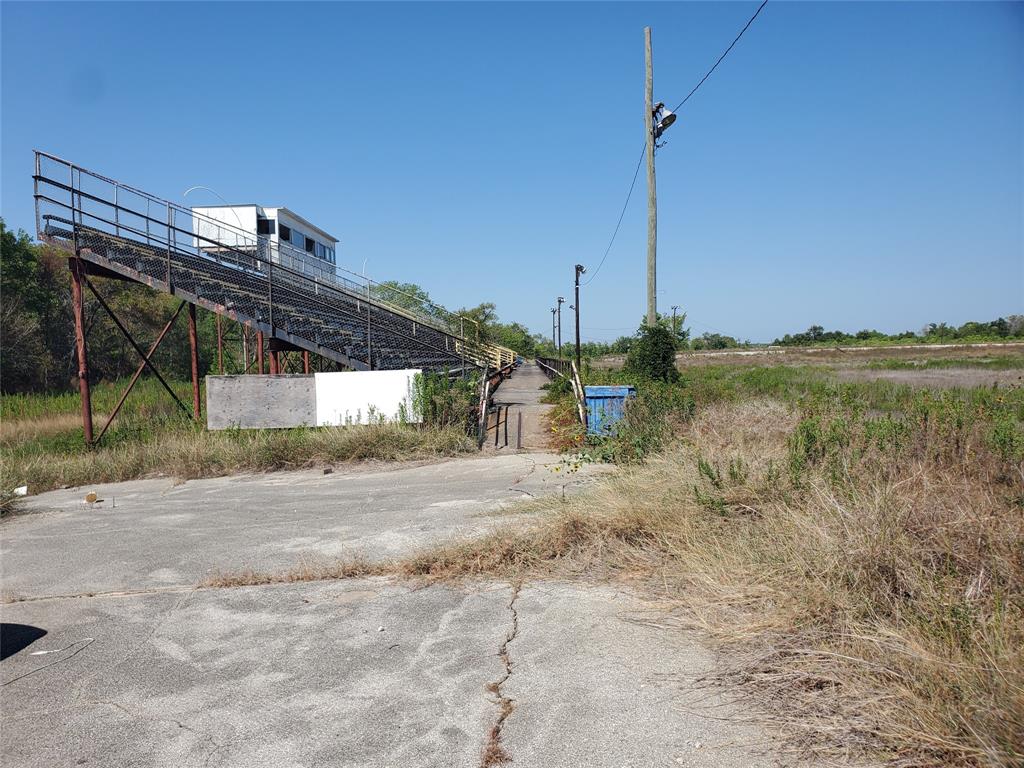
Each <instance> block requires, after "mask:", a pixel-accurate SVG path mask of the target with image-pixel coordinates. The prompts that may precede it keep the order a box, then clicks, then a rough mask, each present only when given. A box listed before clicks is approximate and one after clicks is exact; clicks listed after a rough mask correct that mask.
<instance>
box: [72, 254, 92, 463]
mask: <svg viewBox="0 0 1024 768" xmlns="http://www.w3.org/2000/svg"><path fill="white" fill-rule="evenodd" d="M70 266H71V303H72V308H73V313H74V315H75V349H76V351H77V353H78V393H79V395H80V396H81V400H82V431H83V432H84V434H85V444H86V445H88V446H90V447H91V446H92V397H91V395H90V393H89V360H88V358H87V356H86V351H85V312H84V310H83V306H82V262H81V261H79V260H78V259H77V258H74V259H71V262H70Z"/></svg>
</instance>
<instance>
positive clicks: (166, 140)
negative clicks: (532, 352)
mask: <svg viewBox="0 0 1024 768" xmlns="http://www.w3.org/2000/svg"><path fill="white" fill-rule="evenodd" d="M756 7H757V4H756V3H748V2H730V3H651V4H646V3H564V4H563V3H543V4H542V3H528V4H527V3H523V4H505V3H479V4H471V3H414V4H399V3H385V4H343V3H309V4H298V3H292V4H288V5H279V4H273V3H227V4H212V3H176V4H162V3H109V4H87V3H75V4H58V3H12V2H4V3H3V4H2V6H0V14H2V19H0V21H2V83H0V85H2V97H0V98H2V115H0V129H2V133H0V162H2V176H0V215H2V216H3V217H4V219H5V220H6V221H7V223H8V225H9V226H11V227H14V228H18V227H21V228H24V229H26V230H31V229H33V227H34V219H33V214H32V185H31V178H30V177H31V173H32V154H31V150H32V149H33V148H39V149H43V150H46V151H49V152H52V153H54V154H57V155H60V156H63V157H66V158H68V159H70V160H73V161H74V162H76V163H78V164H80V165H82V166H83V167H86V168H90V169H93V170H96V171H99V172H101V173H103V174H105V175H108V176H112V177H114V178H117V179H120V180H122V181H124V182H126V183H128V184H131V185H134V186H137V187H140V188H142V189H144V190H146V191H148V192H151V193H153V194H156V195H159V196H161V197H166V198H170V199H172V200H175V201H179V202H181V201H182V198H181V194H182V192H183V191H184V190H185V189H187V188H188V187H190V186H192V185H195V184H204V185H207V186H210V187H212V188H214V189H215V190H217V191H218V192H219V193H220V194H221V195H223V196H224V197H226V198H228V199H229V200H232V201H238V202H259V203H261V204H265V205H279V204H283V205H286V206H288V207H290V208H292V209H293V210H295V211H297V212H299V213H300V214H302V215H304V216H305V217H306V218H308V219H310V220H311V221H313V222H314V223H317V224H319V225H321V226H322V227H324V228H325V229H327V230H328V231H329V232H332V233H333V234H334V235H336V236H338V237H340V239H341V241H342V242H341V245H340V251H339V261H340V263H342V264H343V265H345V266H348V267H350V268H353V269H354V270H356V271H359V270H360V269H361V268H362V264H363V261H364V259H365V260H366V264H367V266H366V269H367V272H368V273H369V274H371V275H373V276H374V277H376V278H378V279H400V280H404V281H409V282H416V283H419V284H421V285H422V286H423V287H424V288H426V289H427V290H428V291H429V292H430V293H431V295H432V296H433V297H434V298H435V299H436V300H438V301H440V302H442V303H444V304H446V305H449V306H459V305H465V304H476V303H479V302H480V301H493V302H495V303H496V304H497V306H498V311H499V314H500V316H501V317H502V319H505V320H518V321H520V322H523V323H525V324H526V325H528V326H529V327H530V328H531V329H532V330H534V331H541V332H544V331H547V332H550V317H551V316H550V313H549V311H548V309H549V307H551V306H552V304H553V300H554V297H555V296H557V295H559V294H562V295H564V296H566V297H567V298H568V297H569V295H570V291H571V285H572V269H573V264H575V263H576V262H581V263H583V264H586V265H589V266H591V268H593V267H594V266H596V264H597V262H598V261H599V260H600V258H601V255H602V254H603V253H604V250H605V247H606V245H607V243H608V238H609V237H610V235H611V231H612V229H613V228H614V225H615V221H616V219H617V217H618V214H619V211H620V209H621V206H622V203H623V200H624V198H625V194H626V190H627V188H628V185H629V181H630V179H631V177H632V174H633V170H634V168H635V167H636V162H637V159H638V156H639V152H640V149H641V146H642V143H643V123H642V119H643V64H644V61H643V27H644V25H647V24H649V25H651V26H652V27H653V29H654V61H655V98H656V99H661V100H663V101H665V102H667V103H668V104H670V105H674V104H676V103H678V102H679V101H680V100H681V99H682V98H683V96H685V95H686V93H687V92H688V91H689V90H690V88H692V87H693V85H694V84H696V82H697V81H698V80H699V79H700V77H701V76H702V75H703V73H704V72H705V71H706V70H707V69H708V68H709V67H710V66H711V64H712V63H713V62H714V61H715V59H716V58H717V57H718V56H719V54H720V53H721V52H722V50H724V48H725V46H726V45H728V43H729V42H730V41H731V40H732V38H733V37H734V36H735V34H736V33H737V32H738V31H739V29H740V28H741V27H742V26H743V24H744V23H745V22H746V20H747V19H748V18H749V16H750V15H751V14H752V13H753V11H754V9H755V8H756ZM666 138H667V139H668V144H667V146H666V147H664V149H662V150H660V151H659V152H658V200H659V251H658V255H659V275H658V280H659V283H658V285H659V289H660V290H659V293H660V295H659V308H660V309H662V310H663V311H671V310H670V309H669V307H670V306H671V305H673V304H678V305H681V306H682V307H683V308H684V309H686V310H687V311H688V312H689V318H690V325H691V327H692V329H693V331H694V332H695V333H696V334H699V333H702V332H704V331H708V330H714V331H720V332H727V333H729V334H732V335H735V336H737V337H739V338H749V339H752V340H754V341H765V340H771V339H772V338H774V337H776V336H778V335H781V334H783V333H785V332H791V331H800V330H803V329H805V328H806V327H807V326H809V325H811V324H820V325H824V326H826V327H828V328H843V329H848V330H857V329H860V328H864V327H877V328H879V329H881V330H886V331H898V330H904V329H908V328H909V329H918V328H920V327H921V326H922V325H923V324H925V323H927V322H929V321H936V322H937V321H942V320H944V321H947V322H951V323H957V324H959V323H962V322H964V321H966V320H969V319H977V320H986V319H990V318H993V317H996V316H999V315H1006V314H1010V313H1020V312H1024V233H1022V219H1024V184H1022V179H1024V5H1022V4H1020V3H924V2H915V3H890V2H886V3H839V2H835V3H832V2H818V3H815V2H780V1H778V0H773V2H770V3H769V4H768V6H767V7H766V8H765V10H764V11H763V12H762V14H761V16H760V17H759V18H758V19H757V21H756V22H755V23H754V25H753V26H752V27H751V28H750V30H749V31H748V32H747V34H746V35H745V36H744V38H743V39H742V40H741V41H740V43H739V44H738V45H737V46H736V48H735V49H734V50H733V52H732V53H731V54H730V55H729V57H728V58H727V59H726V60H725V61H724V62H723V63H722V65H721V66H720V67H719V68H718V70H717V71H716V72H715V73H714V74H713V75H712V76H711V78H710V79H709V80H708V81H707V82H706V83H705V84H704V86H703V87H702V88H701V89H700V91H698V93H697V94H696V95H695V96H694V97H693V98H692V99H691V100H690V102H689V103H688V104H687V105H686V107H685V108H684V110H683V111H682V113H681V115H680V117H679V120H678V122H677V123H676V124H675V125H674V126H673V127H672V128H671V130H670V131H669V132H668V133H667V134H666ZM188 200H189V201H190V202H192V204H203V203H207V204H216V203H217V200H216V199H215V198H212V197H210V196H206V197H204V196H203V193H200V192H194V193H192V194H191V195H189V198H188ZM645 200H646V195H645V190H644V175H643V172H642V171H641V175H640V179H639V181H638V185H637V189H636V191H635V192H634V195H633V199H632V201H631V203H630V206H629V208H628V210H627V213H626V216H625V219H624V221H623V224H622V229H621V231H620V232H619V236H618V239H617V240H616V243H615V246H614V248H613V250H612V252H611V254H610V255H609V257H608V260H607V263H606V264H605V265H604V267H603V269H602V270H601V272H600V274H599V275H597V277H596V279H595V280H594V282H593V283H591V284H590V285H588V286H587V287H586V289H585V291H584V298H583V302H581V303H583V307H584V315H583V327H584V332H583V337H584V338H585V339H611V338H614V337H616V336H619V335H622V334H625V333H629V332H631V331H632V330H634V329H635V328H636V326H637V324H638V323H639V320H640V318H641V316H642V315H643V313H644V310H645V283H644V280H645V259H646V210H645ZM563 338H564V335H563Z"/></svg>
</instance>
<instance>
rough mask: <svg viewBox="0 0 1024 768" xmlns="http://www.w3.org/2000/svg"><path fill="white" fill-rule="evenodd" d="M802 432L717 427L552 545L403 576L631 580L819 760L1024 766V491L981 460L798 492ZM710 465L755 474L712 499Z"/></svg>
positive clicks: (766, 417) (559, 527)
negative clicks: (788, 475)
mask: <svg viewBox="0 0 1024 768" xmlns="http://www.w3.org/2000/svg"><path fill="white" fill-rule="evenodd" d="M795 423H796V416H795V414H794V413H792V412H791V411H790V410H789V409H787V408H786V407H784V406H781V405H778V404H775V403H772V402H767V401H764V402H755V403H749V402H748V403H743V404H739V405H722V406H715V407H710V408H708V409H706V410H705V411H703V412H702V414H701V415H700V416H699V417H698V418H697V419H696V420H695V421H694V422H693V424H692V426H691V428H690V430H689V432H688V434H687V436H686V437H687V444H686V445H683V446H680V447H677V448H676V449H674V450H672V451H670V452H669V453H668V454H666V455H664V456H661V457H659V458H657V459H655V460H652V461H651V462H649V463H648V464H647V465H646V466H644V467H641V468H637V469H632V470H629V471H625V472H623V473H621V474H619V475H618V476H617V477H616V478H614V479H612V480H610V481H608V482H606V483H603V484H602V485H601V486H600V487H599V488H598V489H597V490H596V491H595V492H593V493H591V494H588V495H587V496H585V497H577V498H570V499H569V500H566V501H562V500H546V501H540V502H538V503H537V506H538V507H539V508H540V509H541V510H546V511H547V512H548V514H547V516H546V517H545V518H543V519H542V521H541V522H539V523H538V524H536V525H535V526H533V527H530V528H526V529H524V528H522V527H518V528H509V529H507V530H502V531H496V532H494V533H492V534H490V535H489V536H486V537H485V538H484V539H482V540H476V541H472V542H460V543H455V544H452V545H449V546H446V547H442V548H441V549H439V550H437V551H434V552H431V553H427V554H423V555H420V556H418V557H415V558H412V559H410V560H407V561H405V562H404V563H401V564H399V565H398V566H397V568H398V570H399V571H400V572H402V573H404V574H406V575H414V576H420V577H428V578H434V579H441V578H460V577H467V576H482V575H497V576H503V577H508V578H518V577H520V576H521V575H522V574H524V573H525V574H558V575H566V574H572V573H581V572H587V573H591V574H593V573H598V574H602V575H605V576H616V577H623V578H630V579H632V580H634V581H635V582H638V583H640V584H643V585H644V586H645V587H646V588H647V589H648V590H649V591H650V594H651V595H652V597H655V598H657V599H659V600H661V601H664V602H665V604H666V605H668V606H670V608H671V610H672V611H674V612H675V613H676V614H677V615H678V616H680V617H683V618H684V619H685V621H686V624H687V625H688V626H691V627H698V628H700V629H702V630H704V631H705V632H706V633H707V635H708V636H709V637H710V638H712V640H713V641H714V642H715V643H716V644H717V646H718V647H719V648H720V649H721V650H722V651H723V654H722V658H723V667H722V673H721V677H720V680H721V681H722V682H725V683H727V684H729V685H730V686H732V687H735V688H736V689H738V690H741V691H744V692H746V694H747V695H748V696H750V697H751V698H752V699H754V700H756V701H757V702H758V703H759V704H760V707H761V709H762V710H763V711H765V712H767V713H768V716H769V717H770V718H771V719H773V720H774V721H775V723H776V724H778V726H779V729H780V731H781V732H783V733H784V734H785V735H786V736H787V738H788V739H789V741H790V744H791V745H792V746H793V747H794V748H795V749H796V750H797V751H798V752H800V753H801V754H803V755H804V756H812V755H813V756H817V757H823V756H824V757H829V758H844V757H855V758H868V759H871V760H879V761H882V762H885V763H888V764H891V765H899V766H939V765H953V766H980V765H987V766H1007V765H1021V764H1024V746H1022V745H1024V650H1022V649H1024V589H1022V584H1024V519H1022V515H1021V508H1020V506H1019V498H1020V497H1019V495H1017V496H1015V495H1014V494H1020V492H1021V490H1022V489H1021V487H1020V481H1019V476H1016V477H1015V476H1014V475H1012V474H1010V475H1006V474H1005V472H1004V471H1003V469H1000V468H999V467H998V466H996V465H995V464H994V463H993V462H992V461H989V457H987V456H986V454H984V452H983V451H982V450H981V448H980V446H975V447H970V446H967V447H965V449H964V451H965V453H962V454H961V455H962V456H970V457H971V459H970V460H960V461H956V460H950V459H948V458H947V459H946V460H942V461H938V460H936V459H935V458H934V457H929V455H927V453H926V452H924V453H921V454H920V455H914V454H913V453H909V454H905V455H901V456H900V459H899V462H898V463H897V465H896V466H893V465H891V464H886V465H884V466H883V465H882V464H880V463H871V462H867V463H865V464H864V465H862V466H859V467H858V468H856V469H855V470H854V469H851V473H852V474H849V475H847V476H846V477H845V478H844V479H843V480H842V481H840V482H837V481H836V479H835V477H830V476H827V474H826V472H825V471H824V470H820V471H817V470H816V471H814V472H811V473H810V474H809V475H808V476H807V477H806V478H805V479H804V480H803V482H802V483H800V484H799V485H794V484H793V483H790V482H789V481H787V480H785V479H783V478H782V477H780V476H779V474H778V472H777V468H778V467H779V466H780V465H782V464H783V463H784V462H785V459H786V456H787V443H786V437H787V435H789V434H791V432H792V429H793V427H794V425H795ZM698 447H699V455H700V456H701V457H703V458H704V459H705V460H706V461H707V462H708V464H709V466H714V465H717V466H720V467H725V466H727V465H729V464H730V462H731V463H733V465H734V466H742V471H738V472H736V473H735V474H734V476H733V477H732V478H731V479H730V478H729V477H728V475H727V473H725V472H723V473H722V475H721V476H720V480H721V483H720V484H721V487H720V488H716V487H709V474H708V473H702V472H701V471H700V470H699V469H698V467H697V458H698ZM737 459H739V460H741V461H740V462H738V463H737ZM711 476H712V477H713V476H714V475H713V474H712V475H711ZM695 487H696V488H698V489H700V488H703V489H704V490H703V492H702V494H697V493H695V490H694V489H695ZM712 495H715V499H714V500H712V501H711V502H709V501H708V498H709V497H710V496H712Z"/></svg>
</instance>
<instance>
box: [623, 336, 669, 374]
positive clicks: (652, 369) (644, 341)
mask: <svg viewBox="0 0 1024 768" xmlns="http://www.w3.org/2000/svg"><path fill="white" fill-rule="evenodd" d="M625 369H626V370H627V371H629V372H630V373H635V374H637V375H638V376H643V377H644V378H647V379H653V380H655V381H669V382H672V381H677V380H678V379H679V371H678V370H677V369H676V339H675V338H673V336H672V332H671V331H670V330H669V329H668V328H666V327H665V326H664V325H661V324H657V325H645V326H642V327H641V328H640V330H639V332H638V334H637V339H636V342H635V343H634V344H633V345H632V346H631V347H630V349H629V353H628V354H627V355H626V365H625Z"/></svg>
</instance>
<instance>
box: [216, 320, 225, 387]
mask: <svg viewBox="0 0 1024 768" xmlns="http://www.w3.org/2000/svg"><path fill="white" fill-rule="evenodd" d="M217 371H218V373H220V375H221V376H223V375H224V326H223V324H222V323H221V316H220V312H218V313H217Z"/></svg>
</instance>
